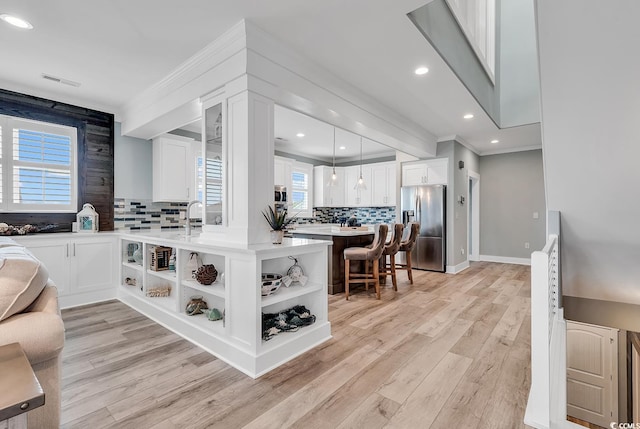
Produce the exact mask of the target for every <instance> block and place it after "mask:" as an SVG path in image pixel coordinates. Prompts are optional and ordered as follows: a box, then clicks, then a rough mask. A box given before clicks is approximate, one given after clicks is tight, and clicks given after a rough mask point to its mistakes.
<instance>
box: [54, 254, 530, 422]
mask: <svg viewBox="0 0 640 429" xmlns="http://www.w3.org/2000/svg"><path fill="white" fill-rule="evenodd" d="M413 276H414V285H410V284H409V282H408V281H407V280H406V273H404V272H401V273H399V275H398V292H394V291H393V289H392V288H391V287H390V282H388V283H389V284H388V285H386V286H385V287H384V288H383V293H382V299H381V300H380V301H378V300H376V299H375V292H373V288H370V289H369V291H365V290H363V289H356V291H355V293H354V294H353V295H351V297H350V300H349V301H346V300H345V299H344V294H339V295H333V296H332V295H329V297H328V300H329V320H330V321H331V328H332V333H333V339H331V340H330V341H328V342H326V343H324V344H322V345H320V346H318V347H316V348H315V349H314V350H313V351H311V352H308V353H305V354H304V355H302V356H300V357H298V358H296V359H294V360H293V361H291V362H289V363H287V364H285V365H283V366H282V367H280V368H278V369H276V370H274V371H272V372H270V373H268V374H266V375H264V376H262V377H261V378H259V379H257V380H253V379H251V378H249V377H247V376H245V375H244V374H242V373H241V372H239V371H238V370H236V369H234V368H232V367H230V366H228V365H227V364H225V363H223V362H221V361H220V360H218V359H216V358H215V357H213V356H211V355H210V354H208V353H207V352H204V351H203V350H201V349H200V348H198V347H197V346H194V345H192V344H191V343H189V342H187V341H186V340H183V339H182V338H181V337H179V336H177V335H175V334H173V333H172V332H170V331H168V330H167V329H165V328H163V327H162V326H160V325H158V324H156V323H154V322H153V321H151V320H149V319H147V318H146V317H144V316H142V315H140V314H138V313H137V312H135V311H134V310H132V309H130V308H129V307H127V306H126V305H124V304H122V303H120V302H118V301H110V302H106V303H101V304H96V305H91V306H86V307H79V308H75V309H69V310H65V311H63V313H62V315H63V318H64V321H65V327H66V345H65V349H64V351H63V380H62V427H63V428H83V429H84V428H92V429H96V428H136V429H143V428H161V429H165V428H166V429H169V428H190V429H195V428H209V427H211V428H225V429H233V428H243V427H246V428H275V427H278V428H288V427H303V428H305V429H309V428H332V429H333V428H367V429H374V428H443V429H444V428H454V427H455V428H458V427H460V428H491V429H496V428H509V429H513V428H524V427H525V426H524V424H523V423H522V420H523V418H524V410H525V407H526V401H527V396H528V392H529V385H530V382H531V374H530V368H531V367H530V329H531V328H530V298H529V297H530V270H529V267H527V266H520V265H509V264H495V263H486V262H475V263H472V264H471V267H470V268H468V269H467V270H465V271H463V272H462V273H460V274H457V275H449V274H440V273H432V272H425V271H414V274H413ZM281 335H287V334H285V333H283V334H281ZM292 335H295V334H292Z"/></svg>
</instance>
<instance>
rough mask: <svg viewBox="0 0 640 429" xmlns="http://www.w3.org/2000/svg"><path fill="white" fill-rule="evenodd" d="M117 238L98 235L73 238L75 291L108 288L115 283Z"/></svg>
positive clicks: (72, 253) (72, 257) (72, 252)
mask: <svg viewBox="0 0 640 429" xmlns="http://www.w3.org/2000/svg"><path fill="white" fill-rule="evenodd" d="M114 258H115V240H114V239H112V238H105V239H100V238H97V237H94V238H86V239H73V240H71V261H72V264H71V265H72V272H73V273H74V277H75V279H74V280H75V281H74V282H73V283H72V285H74V290H73V292H85V291H91V290H98V289H108V288H110V287H113V286H114V285H115V281H114V278H115V271H116V268H115V263H114Z"/></svg>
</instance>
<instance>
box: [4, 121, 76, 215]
mask: <svg viewBox="0 0 640 429" xmlns="http://www.w3.org/2000/svg"><path fill="white" fill-rule="evenodd" d="M0 127H1V128H2V132H1V142H0V143H1V144H2V150H1V152H0V165H1V166H2V185H1V188H2V194H1V201H0V212H2V213H25V212H28V213H76V212H77V210H78V185H79V184H78V170H79V165H78V164H79V162H78V140H79V139H78V128H77V127H74V126H69V125H60V124H55V123H51V122H44V121H38V120H32V119H27V118H21V117H16V116H9V115H0ZM17 128H22V129H29V130H32V131H36V132H42V133H49V134H56V135H61V136H65V137H68V138H69V141H70V158H71V159H70V163H69V168H68V170H69V175H70V182H71V185H70V194H69V198H70V201H69V204H51V203H50V204H33V203H16V202H14V169H15V167H16V166H18V167H26V168H29V167H33V168H36V169H49V170H56V169H59V170H64V171H66V170H67V168H66V166H64V165H59V164H46V163H42V164H39V163H31V162H24V161H17V162H15V161H16V160H14V159H13V158H14V143H13V134H14V130H15V129H17Z"/></svg>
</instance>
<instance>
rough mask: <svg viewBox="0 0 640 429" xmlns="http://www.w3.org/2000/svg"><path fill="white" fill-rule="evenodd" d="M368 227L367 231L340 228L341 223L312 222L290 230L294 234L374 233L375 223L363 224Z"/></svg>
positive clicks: (338, 234) (337, 234) (344, 235)
mask: <svg viewBox="0 0 640 429" xmlns="http://www.w3.org/2000/svg"><path fill="white" fill-rule="evenodd" d="M363 226H366V227H367V230H366V231H362V230H358V229H354V230H349V231H342V230H340V225H339V224H327V223H321V224H311V225H298V226H296V228H295V229H291V230H289V232H290V233H292V234H294V235H295V234H315V235H326V236H330V237H332V236H336V237H353V236H357V235H370V234H373V233H374V229H373V225H363Z"/></svg>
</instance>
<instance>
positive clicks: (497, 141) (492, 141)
mask: <svg viewBox="0 0 640 429" xmlns="http://www.w3.org/2000/svg"><path fill="white" fill-rule="evenodd" d="M491 143H493V144H496V143H500V140H491Z"/></svg>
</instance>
